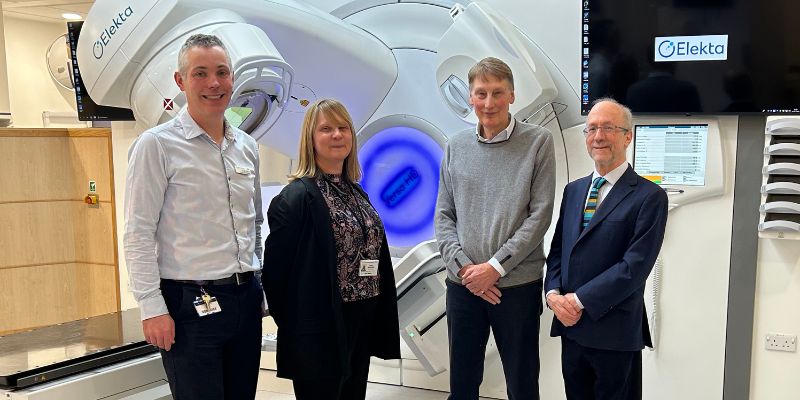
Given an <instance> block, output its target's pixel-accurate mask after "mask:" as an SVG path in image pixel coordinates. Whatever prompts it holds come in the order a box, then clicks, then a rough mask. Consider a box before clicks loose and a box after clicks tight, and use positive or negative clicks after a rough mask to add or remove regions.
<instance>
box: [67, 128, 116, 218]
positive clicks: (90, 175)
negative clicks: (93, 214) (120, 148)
mask: <svg viewBox="0 0 800 400" xmlns="http://www.w3.org/2000/svg"><path fill="white" fill-rule="evenodd" d="M68 140H69V159H70V161H69V163H70V164H69V165H70V166H71V167H72V168H70V171H69V172H70V173H71V175H72V176H71V181H72V182H73V185H72V187H71V191H72V192H71V194H70V196H71V197H73V198H83V196H86V194H88V190H89V181H95V182H97V195H98V196H99V198H100V201H101V202H110V201H111V193H112V192H113V190H112V188H111V169H110V168H109V163H108V160H109V157H111V155H110V153H109V146H108V142H109V141H110V139H109V138H103V137H71V138H69V139H68Z"/></svg>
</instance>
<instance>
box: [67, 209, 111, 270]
mask: <svg viewBox="0 0 800 400" xmlns="http://www.w3.org/2000/svg"><path fill="white" fill-rule="evenodd" d="M70 208H71V213H72V220H73V223H74V224H73V238H74V244H73V248H74V249H75V258H74V260H75V261H77V262H88V263H94V264H105V265H115V264H116V259H115V258H114V254H115V249H116V243H115V241H114V224H113V223H112V218H111V214H112V212H113V208H114V207H113V206H112V205H111V203H100V204H98V205H97V206H89V205H87V204H85V203H77V202H72V203H70Z"/></svg>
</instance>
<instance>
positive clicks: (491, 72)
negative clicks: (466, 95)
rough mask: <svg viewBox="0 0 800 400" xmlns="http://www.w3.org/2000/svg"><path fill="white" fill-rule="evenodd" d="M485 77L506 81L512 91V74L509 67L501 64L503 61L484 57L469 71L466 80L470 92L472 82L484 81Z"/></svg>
mask: <svg viewBox="0 0 800 400" xmlns="http://www.w3.org/2000/svg"><path fill="white" fill-rule="evenodd" d="M487 76H491V77H494V78H497V79H499V80H501V81H502V80H506V81H508V83H509V84H510V85H511V90H512V91H513V90H514V74H512V73H511V67H509V66H508V64H506V63H505V62H503V60H501V59H499V58H496V57H486V58H484V59H483V60H480V61H478V63H477V64H475V65H473V66H472V68H470V69H469V73H468V74H467V79H468V80H469V88H470V90H472V82H474V81H475V79H476V78H480V79H484V80H485V79H486V77H487Z"/></svg>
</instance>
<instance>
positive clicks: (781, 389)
mask: <svg viewBox="0 0 800 400" xmlns="http://www.w3.org/2000/svg"><path fill="white" fill-rule="evenodd" d="M753 156H754V157H759V158H761V155H760V154H759V155H755V154H754V155H753ZM753 212H756V211H755V210H754V211H753ZM757 274H758V275H757V278H756V304H755V321H754V325H753V353H752V357H753V358H752V372H751V378H750V398H751V399H753V400H761V399H770V400H796V399H799V398H800V379H798V377H800V354H798V353H783V352H777V351H769V350H765V349H764V340H765V336H766V335H767V333H789V334H794V335H797V334H800V312H799V311H798V306H800V242H798V241H795V240H781V239H759V241H758V271H757Z"/></svg>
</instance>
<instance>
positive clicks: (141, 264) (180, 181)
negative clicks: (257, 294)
mask: <svg viewBox="0 0 800 400" xmlns="http://www.w3.org/2000/svg"><path fill="white" fill-rule="evenodd" d="M258 167H259V160H258V145H257V144H256V142H255V140H254V139H253V138H251V137H250V136H248V135H247V134H246V133H244V132H242V131H241V130H239V129H237V128H234V127H231V126H230V125H228V123H227V122H225V136H224V138H223V140H222V143H221V144H220V145H217V144H216V143H215V142H214V141H213V140H212V139H211V137H210V136H208V134H207V133H206V132H205V131H204V130H203V129H202V128H200V127H199V126H198V125H197V123H196V122H195V121H194V120H193V119H192V117H191V116H190V115H189V113H188V112H187V111H186V109H184V110H182V111H181V112H180V113H179V114H178V116H176V117H175V118H174V119H172V120H170V121H169V122H167V123H165V124H162V125H159V126H157V127H155V128H152V129H149V130H147V131H145V132H144V133H142V135H141V136H139V137H138V138H137V139H136V141H135V142H134V144H133V146H131V149H130V152H129V154H128V176H127V181H126V184H125V221H126V224H125V233H124V238H123V243H124V248H125V261H126V263H127V267H128V273H129V275H130V289H131V291H132V292H133V296H134V298H135V299H136V301H137V302H138V303H139V308H140V309H141V313H142V319H147V318H151V317H155V316H158V315H163V314H167V313H168V311H167V306H166V304H165V303H164V298H163V297H162V295H161V290H160V280H161V279H162V278H163V279H179V280H214V279H220V278H225V277H229V276H231V275H232V274H233V273H236V272H247V271H257V270H259V269H260V268H261V261H260V257H261V223H262V221H263V217H262V215H261V184H260V179H259V175H258Z"/></svg>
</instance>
